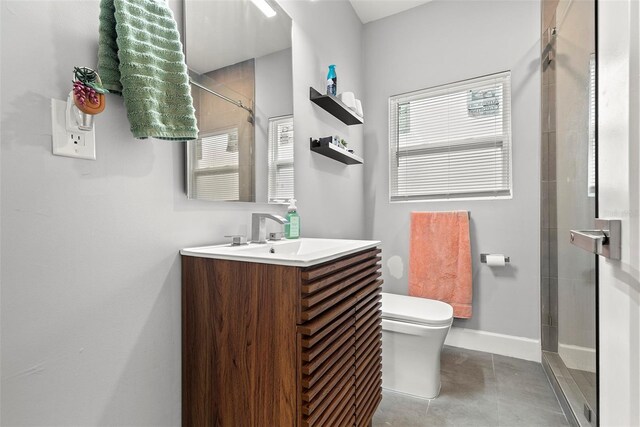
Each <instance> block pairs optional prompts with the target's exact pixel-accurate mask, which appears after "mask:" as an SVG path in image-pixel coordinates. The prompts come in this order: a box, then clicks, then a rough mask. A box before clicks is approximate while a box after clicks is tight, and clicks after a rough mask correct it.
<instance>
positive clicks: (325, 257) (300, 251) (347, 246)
mask: <svg viewBox="0 0 640 427" xmlns="http://www.w3.org/2000/svg"><path fill="white" fill-rule="evenodd" d="M379 244H380V242H379V241H378V240H343V239H311V238H301V239H296V240H279V241H277V242H268V243H263V244H258V243H249V244H248V245H241V246H231V245H230V244H227V245H217V246H202V247H198V248H186V249H182V250H181V251H180V253H181V254H182V255H187V256H195V257H201V258H216V259H226V260H231V261H246V262H258V263H262V264H278V265H290V266H296V267H308V266H311V265H315V264H320V263H323V262H326V261H330V260H332V259H335V258H339V257H341V256H344V255H348V254H352V253H355V252H359V251H362V250H364V249H369V248H373V247H375V246H378V245H379Z"/></svg>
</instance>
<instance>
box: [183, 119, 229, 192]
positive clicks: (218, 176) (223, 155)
mask: <svg viewBox="0 0 640 427" xmlns="http://www.w3.org/2000/svg"><path fill="white" fill-rule="evenodd" d="M195 144H196V150H195V152H196V154H195V157H196V158H195V162H194V167H193V183H194V187H195V194H196V196H195V197H196V198H198V199H208V200H221V201H222V200H238V199H239V198H240V173H239V159H238V129H237V128H233V129H229V130H225V131H223V132H219V133H215V134H209V135H206V136H203V137H201V138H198V139H197V140H196V141H195Z"/></svg>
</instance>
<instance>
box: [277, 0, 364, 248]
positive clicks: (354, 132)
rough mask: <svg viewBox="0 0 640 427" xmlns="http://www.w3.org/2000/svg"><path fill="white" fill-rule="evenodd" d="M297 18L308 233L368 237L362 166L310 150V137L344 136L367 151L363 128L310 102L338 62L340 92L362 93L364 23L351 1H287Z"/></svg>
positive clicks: (299, 151) (300, 156)
mask: <svg viewBox="0 0 640 427" xmlns="http://www.w3.org/2000/svg"><path fill="white" fill-rule="evenodd" d="M283 7H284V8H285V9H286V10H287V11H288V12H289V14H290V15H291V16H292V17H293V58H294V61H293V106H294V118H293V127H294V132H295V144H296V147H295V153H294V155H295V194H296V198H297V199H298V200H299V202H298V212H299V213H300V217H301V230H302V234H303V235H304V236H326V237H336V238H363V237H365V236H364V222H363V215H364V211H363V209H364V202H363V196H362V188H363V181H362V180H363V171H364V168H363V167H362V166H347V165H344V164H342V163H339V162H337V161H335V160H332V159H329V158H327V157H324V156H321V155H319V154H317V153H313V152H311V151H310V150H309V138H310V137H314V138H317V137H321V136H329V135H340V136H341V137H343V138H344V139H346V140H347V141H348V143H349V148H353V149H354V150H355V152H356V153H357V154H362V152H363V142H362V133H363V127H362V126H361V125H357V126H350V127H348V126H346V125H344V124H343V123H342V122H339V121H338V120H337V119H336V118H335V117H333V116H331V115H329V114H328V113H327V112H325V111H324V110H322V109H320V108H319V107H318V106H316V105H315V104H313V103H311V102H310V101H309V86H313V87H314V88H316V90H318V91H320V92H324V90H326V76H327V71H328V65H330V64H336V73H337V75H338V91H339V92H343V91H352V92H354V93H355V94H356V96H357V97H359V96H361V94H362V93H363V90H364V84H363V82H362V75H363V73H364V72H363V68H362V24H361V23H360V20H359V19H358V17H357V16H356V14H355V12H354V11H353V8H352V7H351V5H350V4H349V3H348V2H346V1H333V0H321V1H315V2H303V1H296V0H286V1H284V2H283Z"/></svg>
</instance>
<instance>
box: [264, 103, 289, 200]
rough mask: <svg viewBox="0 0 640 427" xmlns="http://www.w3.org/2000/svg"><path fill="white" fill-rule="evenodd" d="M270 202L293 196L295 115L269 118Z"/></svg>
mask: <svg viewBox="0 0 640 427" xmlns="http://www.w3.org/2000/svg"><path fill="white" fill-rule="evenodd" d="M268 145H269V190H268V191H269V203H284V202H285V201H287V200H289V199H292V198H293V116H283V117H274V118H270V119H269V144H268Z"/></svg>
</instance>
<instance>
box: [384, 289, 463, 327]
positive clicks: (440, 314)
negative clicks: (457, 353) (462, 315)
mask: <svg viewBox="0 0 640 427" xmlns="http://www.w3.org/2000/svg"><path fill="white" fill-rule="evenodd" d="M382 318H383V319H388V320H395V321H400V322H408V323H414V324H418V325H424V326H448V325H451V322H452V321H453V307H451V306H450V305H449V304H447V303H446V302H442V301H437V300H432V299H427V298H419V297H410V296H406V295H396V294H388V293H386V292H383V293H382Z"/></svg>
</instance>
